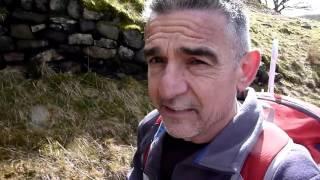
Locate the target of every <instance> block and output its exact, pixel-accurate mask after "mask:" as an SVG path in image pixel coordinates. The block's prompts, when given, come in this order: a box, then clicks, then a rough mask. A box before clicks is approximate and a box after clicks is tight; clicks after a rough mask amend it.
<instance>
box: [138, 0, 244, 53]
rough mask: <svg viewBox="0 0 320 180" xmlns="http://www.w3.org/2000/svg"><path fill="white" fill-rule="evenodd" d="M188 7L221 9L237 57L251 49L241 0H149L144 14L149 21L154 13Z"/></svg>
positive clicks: (165, 12) (163, 12)
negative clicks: (233, 40)
mask: <svg viewBox="0 0 320 180" xmlns="http://www.w3.org/2000/svg"><path fill="white" fill-rule="evenodd" d="M188 9H193V10H215V11H217V10H220V12H222V13H223V14H224V15H225V17H226V18H227V21H228V24H229V26H230V30H231V32H232V34H233V36H234V38H235V43H234V45H235V47H234V48H235V50H236V59H240V58H241V57H242V56H243V55H244V54H245V53H247V52H248V51H249V50H250V35H249V20H248V17H247V15H246V13H245V7H244V4H243V3H242V2H241V0H147V1H146V3H145V9H144V13H143V15H144V18H145V20H146V21H148V20H149V19H150V17H151V16H152V15H159V14H167V13H170V12H172V11H175V10H188Z"/></svg>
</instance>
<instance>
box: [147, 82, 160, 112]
mask: <svg viewBox="0 0 320 180" xmlns="http://www.w3.org/2000/svg"><path fill="white" fill-rule="evenodd" d="M157 84H158V83H156V82H154V80H150V79H149V80H148V93H149V97H150V99H151V102H152V103H153V105H155V106H156V105H157V99H158V86H157Z"/></svg>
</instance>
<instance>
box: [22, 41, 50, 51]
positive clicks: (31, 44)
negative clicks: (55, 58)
mask: <svg viewBox="0 0 320 180" xmlns="http://www.w3.org/2000/svg"><path fill="white" fill-rule="evenodd" d="M48 45H49V42H48V41H47V40H18V41H17V48H18V49H20V50H23V49H36V48H44V47H47V46H48Z"/></svg>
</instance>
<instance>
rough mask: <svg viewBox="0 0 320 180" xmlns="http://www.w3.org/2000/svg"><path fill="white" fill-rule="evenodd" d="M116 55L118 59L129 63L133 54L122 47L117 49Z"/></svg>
mask: <svg viewBox="0 0 320 180" xmlns="http://www.w3.org/2000/svg"><path fill="white" fill-rule="evenodd" d="M118 54H119V57H120V59H121V60H124V61H130V60H132V59H133V57H134V52H133V51H132V50H131V49H129V48H127V47H124V46H120V47H119V49H118Z"/></svg>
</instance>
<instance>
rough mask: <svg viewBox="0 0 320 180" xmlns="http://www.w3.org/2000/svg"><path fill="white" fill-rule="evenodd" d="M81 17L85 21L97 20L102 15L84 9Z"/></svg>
mask: <svg viewBox="0 0 320 180" xmlns="http://www.w3.org/2000/svg"><path fill="white" fill-rule="evenodd" d="M82 16H83V18H84V19H86V20H99V19H101V18H102V17H103V13H100V12H95V11H90V10H88V9H87V8H84V10H83V14H82Z"/></svg>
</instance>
